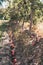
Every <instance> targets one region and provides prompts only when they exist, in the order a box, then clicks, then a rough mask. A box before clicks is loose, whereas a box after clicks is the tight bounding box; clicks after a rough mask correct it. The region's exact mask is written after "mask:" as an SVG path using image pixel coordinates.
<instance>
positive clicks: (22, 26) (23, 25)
mask: <svg viewBox="0 0 43 65" xmlns="http://www.w3.org/2000/svg"><path fill="white" fill-rule="evenodd" d="M23 26H24V21H23V24H22V30H23Z"/></svg>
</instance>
